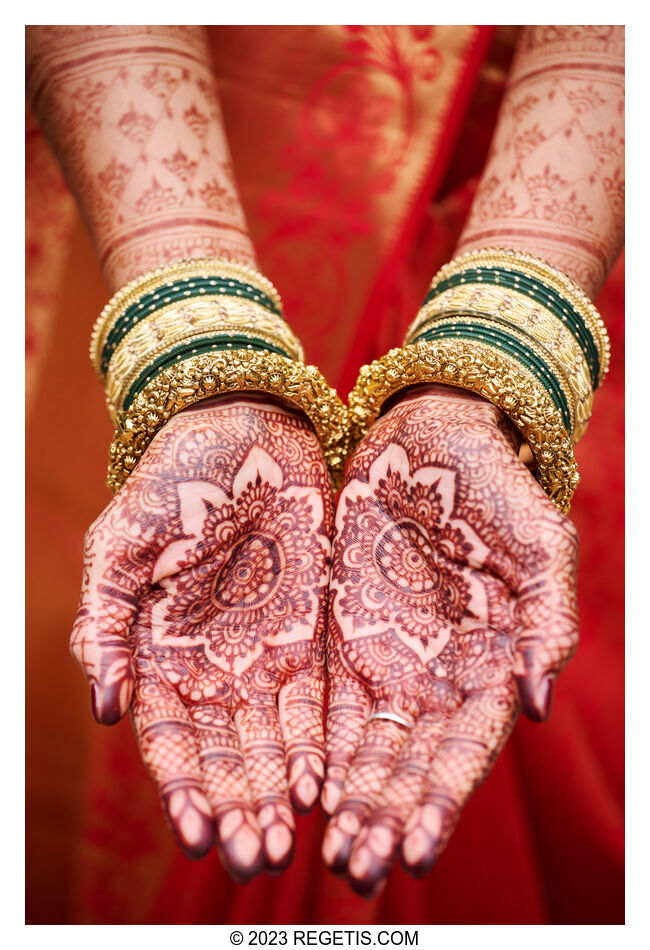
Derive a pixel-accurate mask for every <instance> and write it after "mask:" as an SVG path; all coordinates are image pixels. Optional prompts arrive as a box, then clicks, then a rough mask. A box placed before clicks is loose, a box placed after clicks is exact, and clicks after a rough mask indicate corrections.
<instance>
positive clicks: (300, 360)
mask: <svg viewBox="0 0 650 950" xmlns="http://www.w3.org/2000/svg"><path fill="white" fill-rule="evenodd" d="M90 351H91V360H92V362H93V365H94V367H95V369H96V371H97V373H98V375H99V377H100V379H101V380H102V381H103V382H104V385H105V387H106V395H107V403H108V408H109V412H110V413H111V416H112V418H113V419H114V421H115V423H116V430H115V435H114V438H113V442H112V445H111V449H110V462H109V469H108V477H107V484H108V485H109V487H110V488H111V489H112V490H113V491H117V490H118V489H119V488H120V487H121V485H122V484H123V483H124V481H125V480H126V478H127V476H128V475H129V473H130V472H131V471H132V470H133V469H134V468H135V466H136V465H137V463H138V461H139V459H140V458H141V457H142V454H143V453H144V451H145V449H146V448H147V446H148V445H149V444H150V442H151V440H152V439H153V437H154V435H155V434H156V432H157V431H158V430H159V429H160V428H161V427H162V426H163V425H164V424H165V423H166V422H167V421H168V420H169V419H170V418H171V416H172V415H174V414H175V413H177V412H179V411H180V410H181V409H184V408H185V407H187V406H190V405H193V404H194V403H197V402H199V401H200V400H202V399H206V398H209V397H211V396H215V395H219V394H221V393H229V392H237V391H242V390H256V391H258V392H266V393H269V394H270V395H273V396H277V397H281V398H284V399H286V400H288V401H289V402H290V403H292V404H293V405H295V406H296V407H297V408H298V409H300V410H302V411H303V412H304V413H305V414H306V415H307V417H308V418H309V419H310V421H311V423H312V425H313V426H314V430H315V432H316V435H317V436H318V438H319V440H320V443H321V445H322V448H323V453H324V455H325V459H326V461H327V463H328V465H329V468H330V472H331V474H332V480H333V482H334V485H335V486H336V487H338V485H339V484H340V480H341V476H342V472H343V466H344V464H345V461H346V458H347V456H348V454H349V452H350V451H351V448H352V447H353V446H354V445H355V444H356V443H357V442H358V441H359V440H360V439H361V438H362V437H363V435H364V434H365V433H366V432H367V431H368V429H369V428H370V426H371V425H372V423H373V422H374V421H375V419H376V418H377V417H378V416H379V414H380V412H381V410H382V406H383V405H384V403H385V402H386V400H387V399H388V398H389V397H390V396H392V395H393V394H394V393H396V392H398V391H399V390H400V389H403V388H404V387H407V386H413V385H416V384H418V383H443V384H447V385H451V386H458V387H461V388H463V389H467V390H469V391H471V392H473V393H476V394H477V395H479V396H482V397H483V398H485V399H487V400H488V401H489V402H491V403H493V404H494V405H495V406H498V407H499V408H500V409H501V410H502V411H503V412H504V413H505V415H507V416H508V417H509V418H510V419H511V421H512V422H513V423H514V425H515V426H516V427H517V428H518V429H519V431H520V433H521V435H522V437H523V439H524V441H525V442H526V443H527V444H528V446H529V447H530V450H531V452H532V454H533V456H534V459H535V463H536V473H535V474H536V477H537V479H538V481H539V482H540V484H541V486H542V487H543V488H544V490H545V491H546V493H547V494H548V495H549V497H550V498H551V499H552V500H553V501H554V502H555V504H556V505H557V506H558V508H559V509H560V510H561V511H564V512H566V511H568V509H569V505H570V502H571V497H572V495H573V491H574V490H575V487H576V485H577V484H578V480H579V479H578V471H577V465H576V461H575V457H574V453H573V446H574V444H575V443H576V442H577V441H578V439H579V438H580V437H581V436H582V435H583V433H584V431H585V429H586V427H587V423H588V421H589V417H590V415H591V408H592V402H593V394H594V391H595V389H596V387H597V386H598V385H599V384H600V383H601V382H602V380H603V378H604V376H605V374H606V372H607V369H608V367H609V358H610V349H609V340H608V337H607V331H606V330H605V326H604V324H603V321H602V319H601V317H600V315H599V314H598V311H597V310H596V308H595V307H594V306H593V304H592V303H591V301H590V300H589V299H588V297H587V296H586V295H585V294H584V293H583V291H582V290H581V289H580V287H579V286H578V285H577V284H576V283H575V282H574V281H573V280H571V279H570V278H569V277H567V276H566V275H565V274H563V273H562V272H561V271H559V270H556V269H555V268H554V267H551V266H550V265H549V264H546V263H545V262H544V261H542V260H540V259H538V258H535V257H531V256H530V255H528V254H523V253H520V252H518V251H511V250H506V249H501V248H487V249H483V250H480V251H472V252H470V253H469V254H463V255H462V256H460V257H457V258H455V259H454V260H452V261H451V262H450V263H449V264H446V265H445V266H444V267H443V268H442V269H441V270H440V271H439V272H438V273H437V274H436V276H435V277H434V279H433V281H432V282H431V287H430V290H429V292H428V294H427V296H426V298H425V300H424V303H423V305H422V307H421V309H420V311H419V313H418V314H417V316H416V318H415V320H414V321H413V323H412V324H411V326H410V328H409V330H408V332H407V334H406V337H405V340H404V346H403V347H402V348H401V349H393V350H390V351H389V352H388V353H387V354H386V355H385V356H383V357H382V358H381V359H379V360H376V361H375V362H374V363H371V364H370V365H369V366H363V367H362V368H361V370H360V373H359V377H358V379H357V382H356V385H355V387H354V389H353V391H352V393H351V394H350V400H349V411H348V409H347V408H346V407H345V406H344V405H343V403H342V402H341V400H340V399H339V397H338V395H337V394H336V392H335V391H334V390H333V389H331V388H330V387H329V386H328V385H327V383H326V382H325V379H324V378H323V376H322V375H321V374H320V372H319V371H318V370H317V369H316V368H315V367H313V366H306V365H305V363H304V357H303V351H302V347H301V346H300V343H299V341H298V340H297V339H296V337H295V336H294V335H293V333H292V332H291V330H290V329H289V327H288V326H287V324H286V322H285V320H284V317H283V314H282V304H281V301H280V298H279V295H278V293H277V291H276V290H275V288H274V287H273V285H272V284H271V283H270V282H269V281H268V280H267V279H266V278H265V277H262V276H261V275H260V274H258V273H257V272H256V271H255V270H253V269H252V268H250V267H246V266H244V265H243V264H238V263H236V262H233V261H228V260H218V259H217V260H198V259H197V260H189V261H179V262H176V263H173V264H170V265H168V266H166V267H162V268H159V269H158V270H155V271H151V272H150V273H148V274H144V275H143V276H142V277H139V278H137V279H136V280H134V281H132V282H131V283H130V284H127V285H126V286H125V287H123V288H122V289H121V290H120V291H118V293H117V294H116V295H115V296H114V297H113V298H112V299H111V300H110V301H109V303H108V304H107V305H106V307H105V308H104V310H103V312H102V314H101V316H100V317H99V319H98V321H97V323H96V324H95V328H94V330H93V335H92V340H91V347H90Z"/></svg>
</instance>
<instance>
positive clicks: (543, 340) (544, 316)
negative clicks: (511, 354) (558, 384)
mask: <svg viewBox="0 0 650 950" xmlns="http://www.w3.org/2000/svg"><path fill="white" fill-rule="evenodd" d="M449 311H458V312H462V311H465V312H467V313H468V315H469V312H472V311H479V312H482V313H483V314H488V315H490V316H491V317H492V318H493V319H494V320H499V321H502V322H503V323H505V324H507V325H508V327H509V328H512V330H511V331H510V329H509V332H514V331H515V330H517V329H518V330H520V331H521V332H522V333H525V334H527V335H528V336H529V337H531V338H533V339H535V340H536V341H537V343H538V345H539V346H540V347H543V349H544V350H545V351H546V353H547V354H548V355H547V356H546V357H545V359H547V360H551V361H553V362H554V363H556V364H557V365H559V366H560V367H561V369H562V374H563V376H564V378H565V380H566V383H567V385H568V387H569V389H570V391H571V396H572V401H573V402H574V404H575V419H574V422H573V426H572V430H571V435H572V438H573V441H574V443H575V442H578V441H579V439H580V438H582V436H583V435H584V432H585V430H586V428H587V425H588V423H589V419H590V417H591V410H592V406H593V390H592V386H591V377H590V374H589V366H588V364H587V360H586V359H585V355H584V353H583V351H582V349H581V347H580V346H579V344H578V343H577V341H576V339H575V337H574V336H573V334H572V333H571V331H570V330H569V329H568V328H567V326H566V325H565V324H564V323H563V322H562V321H561V320H560V319H559V318H558V317H557V316H555V314H553V313H552V312H551V311H549V310H547V309H546V308H545V307H543V306H542V305H541V304H540V303H537V302H535V301H533V300H531V299H530V298H529V297H527V296H525V295H523V294H519V293H518V292H517V291H514V290H511V289H510V288H506V287H499V286H494V285H492V284H474V283H467V284H462V285H459V286H457V287H450V288H448V289H447V290H444V291H443V292H442V293H441V294H440V295H439V296H437V297H435V298H434V299H433V300H431V301H430V302H429V303H428V304H425V306H423V307H422V309H421V310H420V312H419V313H418V315H417V317H416V318H415V320H414V321H413V324H412V325H411V327H410V328H409V330H408V332H407V335H406V337H405V339H404V343H405V345H408V344H409V343H413V342H414V340H415V339H416V338H417V337H419V336H420V335H421V334H423V333H426V332H427V331H428V330H430V329H431V328H432V327H434V326H436V325H437V324H439V322H440V321H441V320H443V318H444V319H447V314H448V312H449ZM478 319H480V316H478ZM529 345H530V342H529Z"/></svg>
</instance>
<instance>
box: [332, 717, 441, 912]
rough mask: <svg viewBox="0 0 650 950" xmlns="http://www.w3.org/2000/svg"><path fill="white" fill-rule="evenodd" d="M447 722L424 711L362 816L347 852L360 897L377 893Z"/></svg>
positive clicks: (349, 868) (420, 791) (396, 851)
mask: <svg viewBox="0 0 650 950" xmlns="http://www.w3.org/2000/svg"><path fill="white" fill-rule="evenodd" d="M448 722H449V715H446V714H444V713H438V712H435V713H425V714H424V715H423V716H422V718H421V719H419V720H418V721H417V722H416V724H415V725H414V726H413V729H412V730H411V732H410V733H409V735H408V736H407V738H406V741H405V742H404V744H403V745H402V747H401V749H400V751H399V753H398V755H397V758H396V760H395V767H394V769H393V772H392V775H390V777H389V779H388V781H387V782H386V783H385V785H384V786H383V788H382V790H381V792H380V794H379V797H378V799H377V802H376V804H375V806H374V808H373V809H372V810H371V812H370V814H369V815H368V817H367V818H366V820H365V822H364V825H363V827H362V828H361V831H360V832H359V834H358V836H357V838H356V840H355V842H354V844H353V846H352V850H351V852H350V859H349V861H348V876H349V882H350V885H351V886H352V887H353V889H354V890H355V891H357V892H358V893H359V894H362V895H364V896H368V895H373V896H374V894H375V893H376V890H377V887H378V885H379V884H380V882H381V881H382V880H383V879H384V878H385V877H386V876H387V875H388V873H389V871H390V869H391V867H392V866H393V863H394V861H395V858H396V857H397V854H398V852H399V843H400V840H401V837H402V833H403V831H404V826H405V824H406V821H407V820H408V818H409V816H410V815H411V814H412V813H413V811H414V809H415V808H416V806H417V805H418V803H419V801H420V799H421V797H422V793H423V790H424V785H425V783H426V779H427V776H428V774H429V770H430V767H431V762H432V759H433V757H434V755H435V754H436V749H437V747H438V743H439V742H440V739H441V737H442V735H443V733H444V731H445V729H446V727H447V724H448Z"/></svg>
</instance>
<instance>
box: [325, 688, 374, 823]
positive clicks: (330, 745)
mask: <svg viewBox="0 0 650 950" xmlns="http://www.w3.org/2000/svg"><path fill="white" fill-rule="evenodd" d="M371 706H372V703H371V699H370V696H369V695H368V692H367V691H366V689H365V687H364V686H362V684H361V683H360V682H359V681H358V680H356V679H354V678H353V677H351V676H341V675H339V674H333V675H332V679H331V680H330V692H329V702H328V710H327V733H326V740H325V781H324V783H323V792H322V795H321V805H322V806H323V810H324V811H325V812H326V814H328V815H332V814H333V813H334V810H335V809H336V806H337V805H338V803H339V800H340V798H341V794H342V792H343V785H344V783H345V777H346V775H347V774H348V770H349V768H350V765H351V763H352V759H353V758H354V754H355V752H356V750H357V746H358V745H359V742H360V741H361V737H362V735H363V730H364V729H365V727H366V723H367V722H368V716H369V715H370V709H371Z"/></svg>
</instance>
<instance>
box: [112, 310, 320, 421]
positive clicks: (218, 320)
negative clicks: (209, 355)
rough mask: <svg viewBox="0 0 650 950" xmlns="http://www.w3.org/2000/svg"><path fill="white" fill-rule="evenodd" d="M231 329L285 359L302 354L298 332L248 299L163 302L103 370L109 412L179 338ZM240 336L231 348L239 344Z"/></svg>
mask: <svg viewBox="0 0 650 950" xmlns="http://www.w3.org/2000/svg"><path fill="white" fill-rule="evenodd" d="M232 335H236V336H237V337H238V338H241V337H245V338H248V339H249V340H251V341H255V340H258V341H259V340H263V341H264V342H265V343H269V344H271V345H272V346H273V347H275V348H277V349H281V350H283V351H284V352H285V353H286V355H287V356H288V357H289V358H290V359H296V360H300V361H301V362H302V361H303V360H304V353H303V349H302V346H301V345H300V342H299V341H298V339H297V337H295V336H294V334H293V333H292V332H291V330H290V328H289V327H288V325H287V324H286V323H285V322H284V320H281V319H280V318H278V317H277V316H276V315H275V314H273V313H269V311H268V310H265V309H264V308H263V307H261V306H258V305H257V304H253V303H251V302H249V301H242V300H239V299H233V298H228V297H224V296H220V297H198V298H194V299H191V300H187V301H182V302H177V303H173V304H168V305H167V306H166V307H164V308H162V309H161V310H157V311H155V312H154V313H152V314H150V315H149V316H146V317H144V318H143V319H142V320H141V321H139V322H138V323H137V324H136V326H135V327H133V329H132V330H130V331H129V332H128V333H127V334H126V336H125V337H124V338H123V339H122V340H121V341H120V343H119V345H118V346H117V347H116V349H115V351H114V352H113V355H112V357H111V359H110V361H109V364H108V368H107V371H106V382H105V386H106V395H107V404H108V407H109V412H110V413H111V417H112V418H113V419H114V418H115V415H116V414H117V412H119V411H121V409H122V408H123V404H124V399H125V397H126V394H127V393H128V392H129V390H130V388H131V386H132V385H133V383H134V382H135V381H136V379H137V378H138V377H139V376H140V374H141V373H142V372H143V371H144V370H145V368H146V367H147V366H148V365H149V366H150V365H151V364H152V362H153V361H154V360H155V359H157V358H158V357H159V356H161V355H162V354H163V353H165V352H168V351H169V350H171V349H173V348H174V347H175V346H178V345H179V344H181V343H188V344H189V343H190V342H192V341H193V340H199V339H201V338H205V337H206V336H210V337H213V338H215V340H216V339H217V338H219V337H222V338H227V337H228V336H232ZM243 348H245V346H243V345H242V343H241V340H240V341H239V343H238V344H237V343H235V344H233V346H232V349H243Z"/></svg>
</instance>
